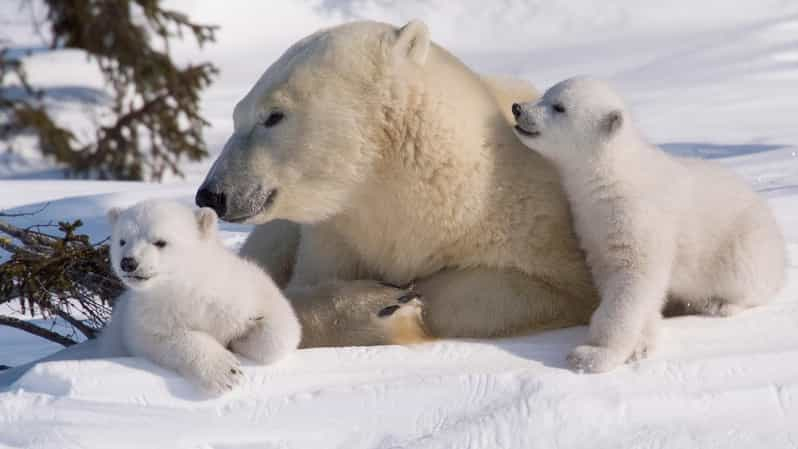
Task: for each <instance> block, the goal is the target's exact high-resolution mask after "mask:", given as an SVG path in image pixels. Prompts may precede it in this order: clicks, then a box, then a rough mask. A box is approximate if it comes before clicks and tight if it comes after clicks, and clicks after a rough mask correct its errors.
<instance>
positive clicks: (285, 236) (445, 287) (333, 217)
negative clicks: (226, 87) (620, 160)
mask: <svg viewBox="0 0 798 449" xmlns="http://www.w3.org/2000/svg"><path fill="white" fill-rule="evenodd" d="M537 96H538V95H537V93H536V91H535V90H534V89H533V88H532V87H531V86H529V85H528V84H526V83H523V82H520V81H515V80H505V81H500V80H490V79H486V78H484V77H481V76H479V75H478V74H476V73H474V72H473V71H471V70H470V69H469V68H468V67H466V66H465V65H464V64H463V63H461V62H460V61H459V60H458V59H457V58H455V57H454V56H452V55H451V54H450V53H448V52H447V51H446V50H444V49H443V48H441V47H439V46H438V45H436V44H434V43H432V42H431V41H430V37H429V32H428V30H427V27H426V26H425V25H424V24H423V23H421V22H418V21H413V22H410V23H408V24H407V25H405V26H403V27H401V28H396V27H394V26H391V25H387V24H383V23H376V22H356V23H349V24H345V25H342V26H338V27H335V28H331V29H327V30H322V31H319V32H317V33H314V34H312V35H310V36H309V37H307V38H305V39H302V40H301V41H299V42H297V43H296V44H295V45H293V46H292V47H291V48H289V49H288V50H287V51H286V52H285V54H283V55H282V56H281V57H280V58H279V59H278V60H277V61H276V62H275V63H274V64H272V65H271V67H269V68H268V69H267V70H266V72H265V73H264V74H263V76H262V77H261V78H260V79H259V80H258V81H257V83H256V84H255V86H254V87H253V88H252V90H251V91H250V92H249V93H248V94H247V95H246V96H245V97H244V98H243V99H242V100H241V101H240V102H239V103H238V104H237V105H236V107H235V111H234V114H233V118H234V127H235V128H234V132H233V134H232V136H231V137H230V139H229V140H228V142H227V144H226V145H225V148H224V150H223V152H222V154H221V156H220V157H219V158H218V160H217V161H216V162H215V164H214V166H213V167H212V169H211V170H210V172H209V173H208V175H207V178H206V180H205V182H204V183H203V185H202V186H201V188H200V189H199V191H198V193H197V203H198V204H199V205H200V206H207V207H212V208H214V209H215V210H216V211H217V213H218V214H219V216H220V217H221V218H222V219H223V220H226V221H230V222H241V223H254V224H257V225H258V226H257V227H256V228H255V230H254V231H253V232H252V234H251V235H250V236H249V238H248V240H247V241H246V243H245V244H244V246H243V248H242V251H241V252H242V254H243V255H244V256H246V257H250V258H252V259H254V260H256V261H257V262H258V263H259V264H261V265H262V266H263V267H265V268H266V269H267V270H268V271H269V272H270V273H271V275H272V276H273V277H274V279H275V280H276V281H277V282H278V283H279V284H280V285H281V286H285V287H286V295H287V296H288V297H290V298H292V302H293V304H294V306H295V308H296V311H297V314H298V316H299V318H300V321H302V324H303V343H302V345H303V346H328V345H367V344H384V343H393V342H405V341H418V340H422V339H424V338H425V337H426V336H428V335H431V336H434V337H495V336H503V335H511V334H517V333H522V332H527V331H534V330H540V329H547V328H553V327H561V326H567V325H574V324H584V323H586V322H587V321H588V318H589V316H590V314H591V312H592V311H593V310H594V309H595V307H596V305H597V303H598V295H597V293H596V291H595V289H594V287H593V284H592V282H591V278H590V274H589V272H588V269H587V267H586V265H585V260H584V255H583V253H582V252H581V251H580V250H579V248H578V245H577V243H576V240H575V237H574V233H573V230H572V228H571V224H570V223H571V219H570V216H569V211H568V205H567V202H566V199H565V196H564V195H563V192H562V189H561V187H560V182H559V179H558V176H557V173H556V172H555V170H554V169H553V168H552V167H551V166H550V165H549V164H548V163H547V162H546V161H544V160H543V159H542V158H541V157H540V156H538V155H536V154H534V153H533V152H531V151H529V150H528V149H526V147H524V146H523V145H522V144H521V143H520V142H519V141H518V139H517V138H516V136H515V135H514V134H513V131H512V123H511V121H512V117H511V116H510V112H509V111H510V105H511V104H512V103H513V102H515V101H525V100H531V99H534V98H536V97H537ZM411 281H415V289H414V292H418V293H420V294H421V295H423V300H422V301H423V306H421V305H420V303H419V302H418V301H409V302H403V301H398V299H399V298H400V297H404V298H412V296H407V295H408V293H410V292H408V291H406V290H404V289H397V288H393V287H390V286H386V285H383V284H381V283H380V282H388V283H391V284H397V285H401V284H406V283H410V282H411ZM391 306H397V307H391ZM385 307H389V308H388V309H385V312H384V313H383V315H386V318H384V319H383V320H382V321H381V322H380V321H377V322H376V323H375V321H374V316H375V314H376V312H377V311H379V310H381V309H384V308H385ZM419 307H421V309H420V310H419ZM408 308H409V309H410V310H407V309H408ZM394 311H395V313H390V312H394ZM419 314H420V315H421V316H423V321H424V325H425V326H426V329H424V328H423V327H422V326H421V325H420V323H418V320H417V319H416V318H414V317H418V316H419ZM425 331H426V332H425Z"/></svg>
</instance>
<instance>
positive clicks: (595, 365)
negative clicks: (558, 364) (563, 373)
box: [568, 345, 628, 373]
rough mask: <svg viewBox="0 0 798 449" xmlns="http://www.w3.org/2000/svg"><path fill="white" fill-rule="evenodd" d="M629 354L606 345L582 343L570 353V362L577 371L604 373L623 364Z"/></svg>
mask: <svg viewBox="0 0 798 449" xmlns="http://www.w3.org/2000/svg"><path fill="white" fill-rule="evenodd" d="M627 358H628V356H627V355H626V354H623V353H621V352H619V351H617V350H615V349H611V348H607V347H604V346H592V345H580V346H577V347H576V348H574V350H573V351H571V353H570V354H568V363H569V364H570V365H571V368H573V369H574V370H576V371H579V372H584V373H603V372H605V371H610V370H612V369H615V368H617V367H618V366H620V365H622V364H623V363H624V362H625V361H626V359H627Z"/></svg>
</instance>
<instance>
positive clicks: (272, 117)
mask: <svg viewBox="0 0 798 449" xmlns="http://www.w3.org/2000/svg"><path fill="white" fill-rule="evenodd" d="M283 117H285V114H283V113H282V112H272V113H271V114H269V116H268V117H266V120H264V121H263V126H265V127H266V128H271V127H272V126H274V125H276V124H278V123H280V121H281V120H282V119H283Z"/></svg>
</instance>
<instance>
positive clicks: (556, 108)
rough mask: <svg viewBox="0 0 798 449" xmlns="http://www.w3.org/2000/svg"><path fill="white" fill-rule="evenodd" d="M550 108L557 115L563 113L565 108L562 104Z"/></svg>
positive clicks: (555, 104)
mask: <svg viewBox="0 0 798 449" xmlns="http://www.w3.org/2000/svg"><path fill="white" fill-rule="evenodd" d="M551 108H552V109H554V112H557V113H559V114H563V113H565V106H563V105H562V103H554V104H553V105H551Z"/></svg>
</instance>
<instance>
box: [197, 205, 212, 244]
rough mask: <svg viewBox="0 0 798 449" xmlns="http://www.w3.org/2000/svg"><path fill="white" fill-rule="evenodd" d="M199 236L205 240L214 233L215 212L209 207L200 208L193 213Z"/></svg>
mask: <svg viewBox="0 0 798 449" xmlns="http://www.w3.org/2000/svg"><path fill="white" fill-rule="evenodd" d="M195 216H196V217H197V225H198V226H199V230H200V235H202V236H203V237H205V238H207V237H210V236H212V235H214V234H215V233H216V212H215V211H214V210H213V209H211V208H210V207H201V208H200V209H198V210H197V212H196V213H195Z"/></svg>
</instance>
